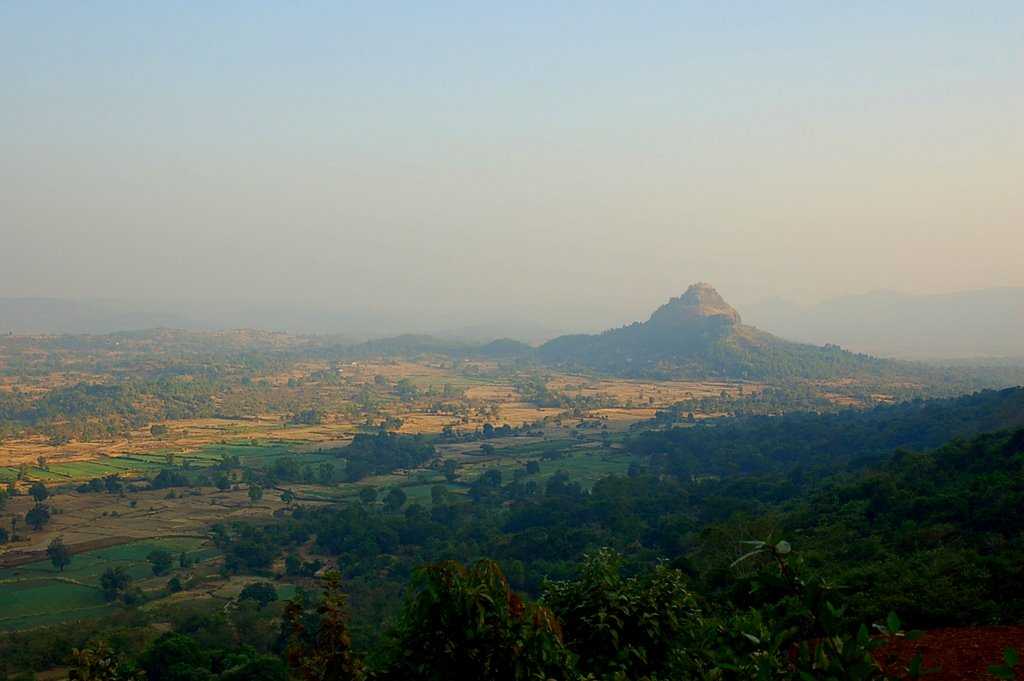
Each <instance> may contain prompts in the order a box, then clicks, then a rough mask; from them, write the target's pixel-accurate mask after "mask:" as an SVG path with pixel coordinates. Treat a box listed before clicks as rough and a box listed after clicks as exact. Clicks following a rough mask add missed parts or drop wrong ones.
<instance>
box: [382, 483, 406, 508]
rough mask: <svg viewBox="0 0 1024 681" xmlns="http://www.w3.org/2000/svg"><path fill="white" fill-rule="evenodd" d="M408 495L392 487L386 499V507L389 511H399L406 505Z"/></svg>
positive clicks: (398, 488)
mask: <svg viewBox="0 0 1024 681" xmlns="http://www.w3.org/2000/svg"><path fill="white" fill-rule="evenodd" d="M406 498H407V497H406V494H405V492H403V491H402V489H401V488H400V487H392V488H391V489H390V490H389V491H388V493H387V495H386V496H385V497H384V505H385V506H387V507H388V510H389V511H397V510H398V509H400V508H402V506H403V505H404V504H405V500H406Z"/></svg>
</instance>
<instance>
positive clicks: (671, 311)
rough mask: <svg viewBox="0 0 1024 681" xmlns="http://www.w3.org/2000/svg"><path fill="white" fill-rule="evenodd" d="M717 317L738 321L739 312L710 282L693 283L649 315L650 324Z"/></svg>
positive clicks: (675, 322) (734, 322)
mask: <svg viewBox="0 0 1024 681" xmlns="http://www.w3.org/2000/svg"><path fill="white" fill-rule="evenodd" d="M707 318H719V319H721V320H724V321H727V322H729V323H730V324H739V323H740V314H739V312H737V311H736V310H735V308H733V307H732V305H730V304H729V303H727V302H725V298H723V297H722V296H721V294H719V293H718V291H716V290H715V288H714V287H713V286H711V285H710V284H706V283H703V282H700V283H696V284H693V285H692V286H690V287H689V288H688V289H686V293H684V294H683V295H681V296H679V297H677V298H672V299H670V300H669V301H668V302H667V303H665V304H664V305H662V306H661V307H659V308H658V309H657V310H656V311H655V312H654V314H652V315H651V319H650V321H649V323H652V324H678V323H680V322H687V321H691V320H695V319H707Z"/></svg>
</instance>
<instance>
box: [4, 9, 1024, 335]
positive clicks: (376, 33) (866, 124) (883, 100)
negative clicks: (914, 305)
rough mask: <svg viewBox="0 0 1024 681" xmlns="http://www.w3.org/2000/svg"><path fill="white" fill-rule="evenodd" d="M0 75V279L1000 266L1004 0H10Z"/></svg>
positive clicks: (413, 305) (1016, 28)
mask: <svg viewBox="0 0 1024 681" xmlns="http://www.w3.org/2000/svg"><path fill="white" fill-rule="evenodd" d="M0 86H2V87H0V237H2V239H0V296H61V297H73V296H79V297H84V296H88V297H94V296H98V297H112V298H122V299H176V300H177V299H180V300H195V299H201V298H212V299H217V300H246V301H267V302H274V303H282V302H283V303H287V302H289V301H302V302H303V303H304V304H307V305H315V306H320V305H326V306H333V307H336V308H338V309H342V308H345V307H347V306H361V307H366V306H367V305H372V306H378V307H388V308H392V309H394V310H395V311H396V314H397V313H399V312H401V311H407V310H414V311H417V312H419V313H420V314H435V313H436V314H439V315H449V316H451V317H452V319H453V320H456V321H462V317H463V316H465V318H466V319H469V318H471V317H472V315H473V314H476V312H477V311H478V310H479V309H481V308H483V307H485V306H508V307H509V308H510V309H513V310H517V311H521V312H528V313H530V314H536V316H537V317H538V318H540V319H557V318H559V316H560V315H563V314H570V313H569V312H567V311H570V310H577V309H580V310H583V309H585V310H602V309H607V310H608V314H609V318H610V320H611V321H616V320H619V318H629V317H630V315H631V314H632V316H634V317H639V316H642V315H643V314H645V313H646V312H647V311H648V310H649V309H650V308H651V307H653V306H654V305H656V304H658V303H660V302H662V301H663V300H664V299H667V298H668V297H669V296H670V295H677V294H678V293H679V292H680V291H682V290H683V289H684V288H685V287H686V285H687V284H689V283H690V282H693V281H698V280H707V281H710V282H712V283H714V284H716V285H717V286H718V287H719V289H720V290H721V291H722V293H723V294H724V295H726V296H727V297H728V298H730V299H732V300H736V301H754V300H757V299H760V298H763V297H767V296H774V295H780V296H783V297H786V298H790V299H794V300H798V301H805V302H808V301H814V300H818V299H821V298H825V297H829V296H833V295H837V294H843V293H850V292H861V291H867V290H872V289H878V288H892V289H898V290H903V291H910V292H940V291H951V290H957V289H964V288H974V287H987V286H1006V285H1024V267H1022V266H1021V263H1022V262H1024V3H1021V2H1020V1H1019V0H1008V1H1006V2H984V3H969V2H963V0H958V1H957V2H939V1H936V0H929V1H928V2H891V1H888V2H877V3H874V2H860V3H850V2H822V1H821V0H815V1H814V2H806V3H803V2H778V3H767V2H761V1H758V2H750V3H742V2H722V3H682V2H665V3H642V2H616V3H607V4H605V3H599V2H593V1H589V2H579V3H553V2H550V1H545V2H514V3H513V2H502V3H481V2H465V3H461V2H445V3H429V2H408V3H399V2H380V1H377V2H368V3H342V2H323V3H315V2H302V3H291V2H274V3H256V2H217V3H199V2H195V3H157V2H142V3H140V2H123V3H122V2H88V3H86V2H81V3H79V2H53V3H50V2H44V1H42V0H32V1H27V0H26V1H21V2H18V1H8V2H2V3H0ZM453 311H457V312H453ZM631 311H635V314H634V313H632V312H631ZM458 313H461V314H458Z"/></svg>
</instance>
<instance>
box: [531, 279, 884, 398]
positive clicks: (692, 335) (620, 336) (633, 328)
mask: <svg viewBox="0 0 1024 681" xmlns="http://www.w3.org/2000/svg"><path fill="white" fill-rule="evenodd" d="M537 356H538V358H540V359H541V360H542V361H545V362H549V363H554V364H560V365H565V366H568V367H580V368H590V369H596V370H600V371H607V372H611V373H617V374H623V375H635V376H686V377H691V378H704V377H722V378H745V379H763V378H778V377H799V378H833V377H839V376H849V375H853V374H857V373H865V372H867V373H878V372H880V371H882V370H885V369H887V368H892V367H893V364H892V363H891V362H887V361H885V360H880V359H877V358H874V357H869V356H867V355H859V354H854V353H852V352H848V351H846V350H843V349H842V348H840V347H838V346H836V345H825V346H820V347H819V346H813V345H806V344H801V343H794V342H791V341H786V340H783V339H781V338H778V337H777V336H773V335H772V334H769V333H766V332H764V331H761V330H760V329H757V328H755V327H753V326H748V325H745V324H743V322H742V319H741V317H740V315H739V313H738V312H737V311H736V310H735V309H734V308H733V307H732V306H731V305H729V304H728V303H727V302H726V301H725V299H724V298H722V296H721V295H720V294H719V293H718V291H716V290H715V289H714V288H713V287H712V286H711V285H710V284H706V283H697V284H693V285H692V286H690V287H689V288H688V289H687V290H686V292H685V293H683V295H681V296H679V297H677V298H672V299H670V300H669V301H668V302H667V303H666V304H664V305H662V306H661V307H660V308H658V309H657V310H655V311H654V313H653V314H652V315H651V316H650V318H649V319H648V320H647V321H646V322H642V323H641V322H636V323H633V324H630V325H628V326H624V327H621V328H618V329H611V330H608V331H605V332H604V333H601V334H596V335H588V334H576V335H569V336H560V337H558V338H555V339H553V340H551V341H548V342H547V343H545V344H544V345H542V346H541V347H540V348H538V349H537Z"/></svg>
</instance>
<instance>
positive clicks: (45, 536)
mask: <svg viewBox="0 0 1024 681" xmlns="http://www.w3.org/2000/svg"><path fill="white" fill-rule="evenodd" d="M168 492H169V490H146V491H139V492H133V493H132V494H130V495H129V496H128V497H127V498H120V497H117V496H114V495H110V494H103V493H97V494H79V493H77V492H69V493H66V494H59V495H57V496H55V497H53V498H51V499H50V500H49V501H48V503H49V504H50V505H51V507H52V509H53V515H52V516H51V520H50V523H49V524H48V525H46V526H45V527H44V528H43V529H42V530H41V531H39V532H35V531H30V530H29V528H28V527H27V526H26V525H25V524H24V520H22V521H21V522H20V523H19V527H20V529H19V534H21V535H23V536H24V537H25V540H23V541H19V542H12V543H9V544H6V545H4V547H3V548H2V553H0V565H5V564H7V563H8V562H9V561H21V560H22V559H21V558H19V557H22V556H25V555H35V558H34V559H35V560H38V559H39V555H41V554H40V553H39V552H45V550H46V546H47V545H48V544H49V543H50V541H51V540H52V539H54V538H55V537H58V536H59V537H62V538H63V539H64V542H65V543H67V544H68V545H69V546H70V547H71V549H72V551H73V552H80V551H83V550H91V549H96V548H102V546H113V545H116V544H123V543H127V542H130V541H134V540H137V539H151V538H153V537H167V536H174V535H176V536H206V530H205V528H206V527H208V526H209V525H211V524H213V523H216V522H225V521H230V520H234V519H241V518H247V517H266V516H269V515H271V514H273V512H274V511H276V510H278V509H280V508H284V507H285V504H284V503H283V502H282V501H281V500H280V494H278V493H277V492H275V491H274V490H267V491H266V493H265V494H264V496H263V499H262V500H260V502H259V503H257V504H255V505H253V504H250V503H249V496H248V490H247V489H246V487H245V486H244V485H243V486H242V487H241V489H238V490H229V491H227V492H220V491H215V490H212V489H211V488H202V489H201V490H200V494H199V495H196V496H193V495H190V494H189V493H188V492H187V491H186V490H184V489H177V490H175V493H176V494H177V495H178V496H177V498H174V499H168V498H167V495H168ZM130 501H134V502H135V507H134V508H133V507H132V506H131V505H130V503H129V502H130ZM32 503H33V501H32V499H31V498H30V497H28V496H25V495H22V496H18V497H14V498H12V499H11V500H10V501H9V502H8V504H7V507H6V508H5V509H4V513H3V514H2V516H0V522H3V523H5V526H6V527H10V516H19V517H20V518H24V516H25V513H26V512H27V511H28V510H29V508H31V506H32ZM304 503H311V502H304ZM312 503H315V502H312ZM98 542H99V543H98ZM101 543H102V545H101ZM22 562H23V561H22Z"/></svg>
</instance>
